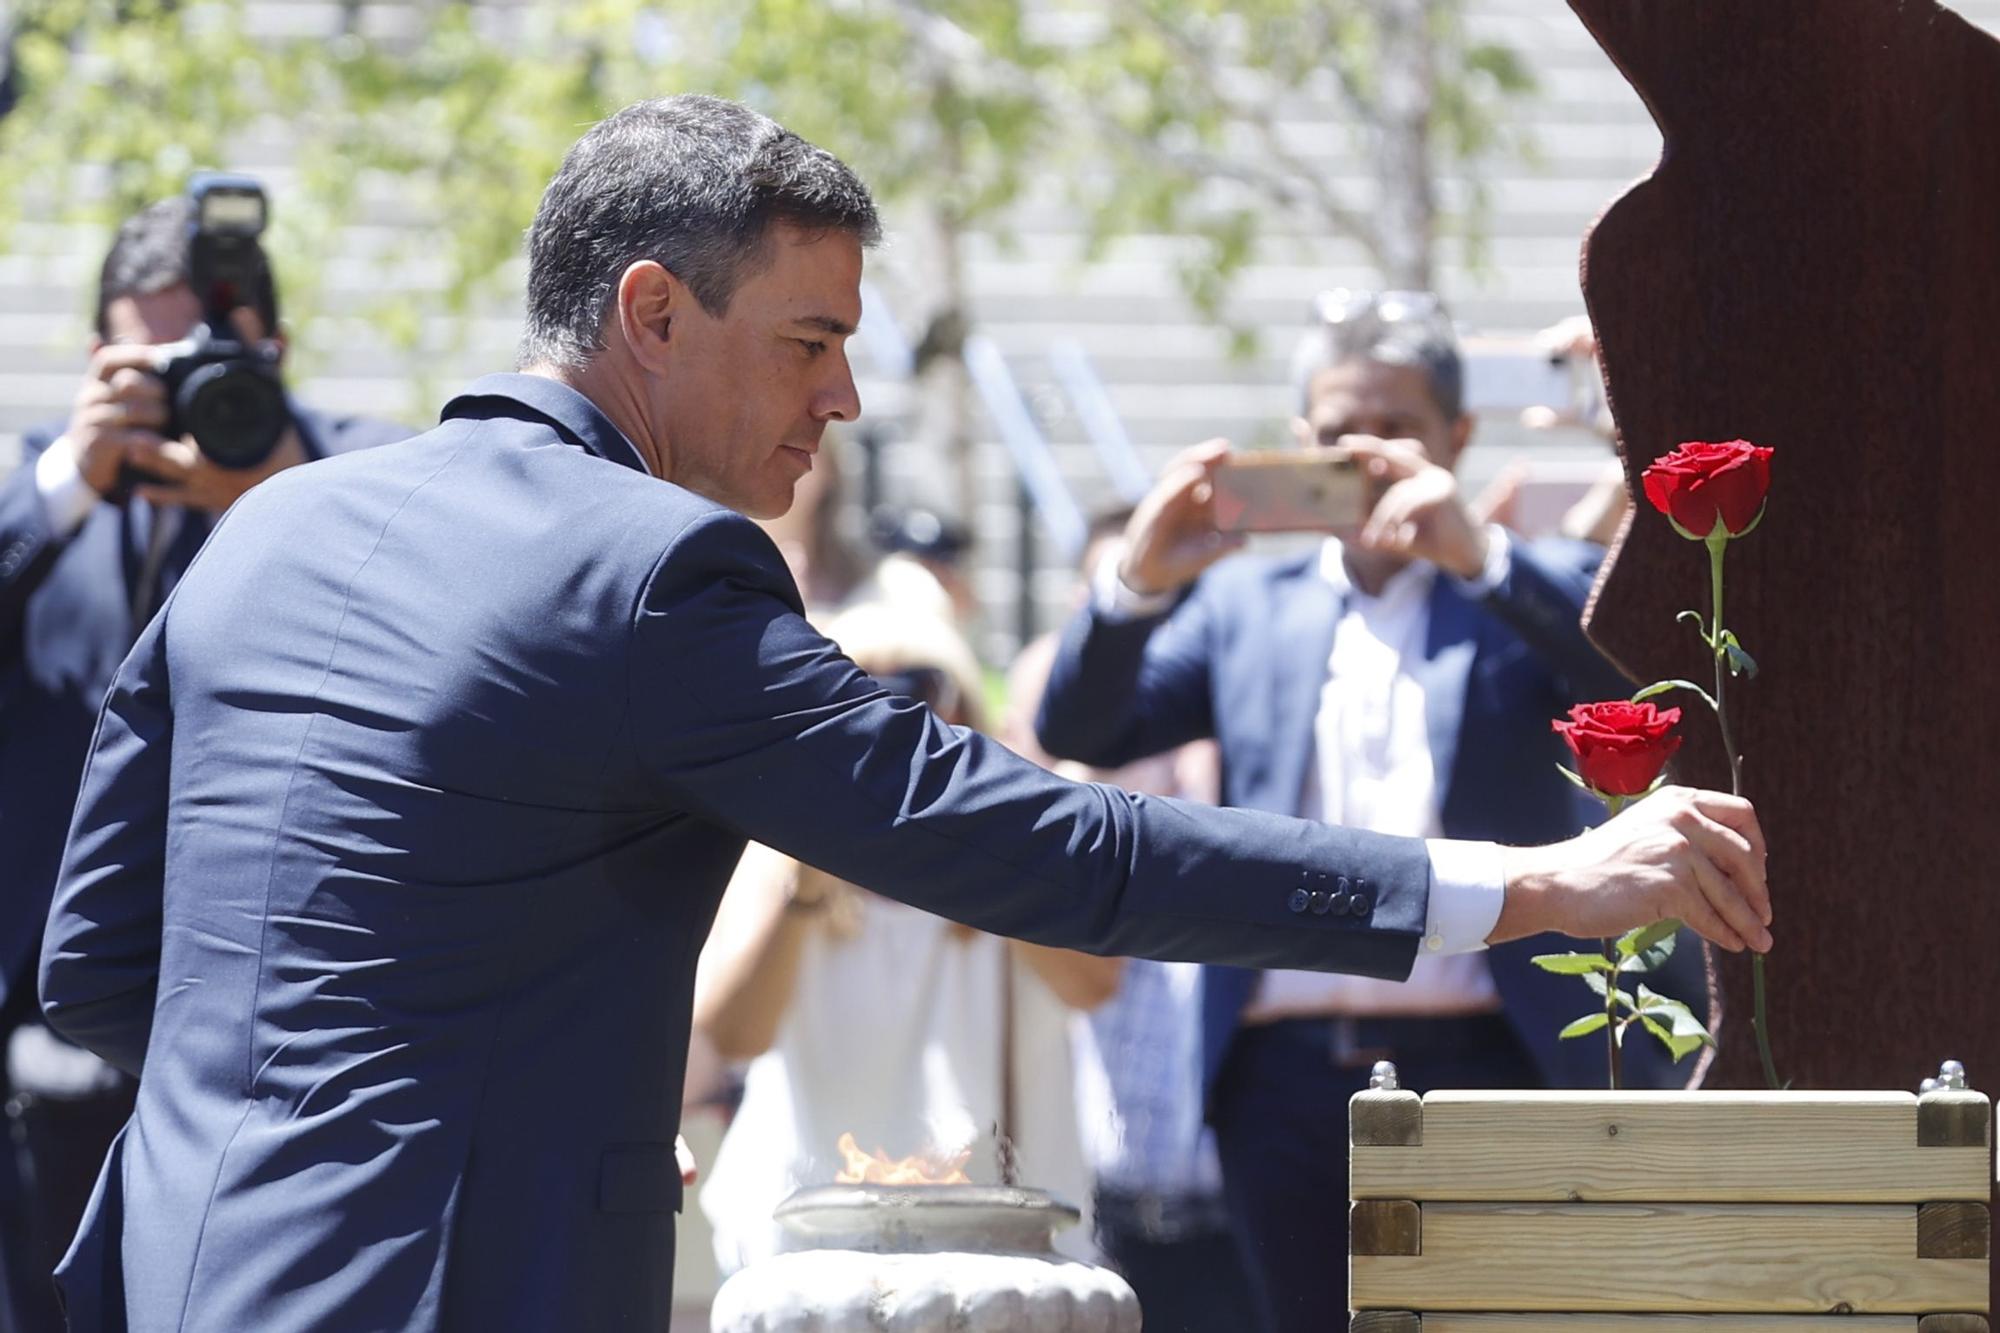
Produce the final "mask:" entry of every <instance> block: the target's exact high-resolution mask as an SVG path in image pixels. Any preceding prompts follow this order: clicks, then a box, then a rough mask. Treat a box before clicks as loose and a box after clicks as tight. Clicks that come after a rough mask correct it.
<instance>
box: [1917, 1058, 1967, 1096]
mask: <svg viewBox="0 0 2000 1333" xmlns="http://www.w3.org/2000/svg"><path fill="white" fill-rule="evenodd" d="M1946 1089H1950V1090H1951V1091H1953V1092H1963V1091H1965V1066H1964V1065H1962V1064H1960V1063H1959V1062H1958V1061H1956V1060H1947V1061H1945V1062H1944V1063H1943V1064H1941V1065H1939V1066H1938V1073H1937V1077H1936V1078H1927V1079H1925V1080H1924V1081H1923V1082H1922V1083H1920V1084H1918V1085H1917V1091H1918V1092H1941V1091H1944V1090H1946Z"/></svg>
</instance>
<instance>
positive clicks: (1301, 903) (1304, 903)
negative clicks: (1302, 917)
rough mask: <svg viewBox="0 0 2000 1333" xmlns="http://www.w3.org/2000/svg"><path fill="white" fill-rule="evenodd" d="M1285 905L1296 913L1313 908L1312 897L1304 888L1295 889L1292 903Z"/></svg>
mask: <svg viewBox="0 0 2000 1333" xmlns="http://www.w3.org/2000/svg"><path fill="white" fill-rule="evenodd" d="M1285 905H1286V906H1287V907H1290V908H1291V909H1292V910H1293V911H1294V912H1303V911H1305V910H1306V909H1307V908H1308V907H1311V906H1312V895H1311V894H1310V893H1307V892H1306V891H1305V890H1304V889H1303V888H1297V889H1293V890H1292V897H1291V901H1290V902H1288V903H1287V904H1285Z"/></svg>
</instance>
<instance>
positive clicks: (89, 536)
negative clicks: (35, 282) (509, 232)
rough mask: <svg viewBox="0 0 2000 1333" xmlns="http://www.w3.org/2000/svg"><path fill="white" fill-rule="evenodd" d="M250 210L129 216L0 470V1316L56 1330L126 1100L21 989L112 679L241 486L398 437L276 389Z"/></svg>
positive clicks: (190, 207)
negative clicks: (70, 1250)
mask: <svg viewBox="0 0 2000 1333" xmlns="http://www.w3.org/2000/svg"><path fill="white" fill-rule="evenodd" d="M262 223H263V201H262V194H261V191H258V190H257V189H256V187H255V185H254V183H251V182H247V181H243V180H241V179H240V178H236V179H233V180H232V179H228V178H225V179H224V180H223V181H221V182H220V188H215V189H210V190H207V191H203V190H202V189H201V186H200V183H199V182H198V184H197V189H196V191H195V192H194V193H193V194H192V195H191V196H190V197H187V198H178V199H170V200H167V201H164V202H161V203H157V204H154V205H152V206H151V207H149V208H147V209H145V210H144V211H142V212H140V213H139V214H137V215H136V216H134V217H132V218H131V219H129V220H127V221H126V222H125V223H124V225H123V226H121V227H120V228H119V229H118V234H117V237H116V239H115V240H114V241H113V243H112V246H111V250H110V253H109V254H107V255H106V256H105V259H104V267H103V270H102V275H101V278H100V281H99V287H98V296H97V317H96V326H97V329H96V336H95V338H94V339H93V340H92V344H91V349H90V364H89V367H88V369H87V370H86V371H85V374H84V378H83V383H82V384H81V386H80V387H79V388H78V390H77V394H76V398H75V403H74V406H73V407H72V409H71V412H70V415H69V418H68V420H67V421H65V422H61V423H55V424H53V425H52V426H50V427H47V428H43V429H38V430H33V431H30V432H29V433H28V434H27V436H26V438H25V439H24V441H23V445H24V453H23V459H22V464H21V466H20V467H19V468H18V469H17V470H16V471H15V472H14V473H12V474H11V475H10V476H8V477H7V478H6V480H5V482H4V483H0V849H4V855H0V864H4V872H0V885H4V890H5V892H4V894H0V1053H4V1057H5V1065H4V1070H5V1096H6V1109H7V1114H8V1118H9V1121H10V1126H9V1127H10V1130H11V1142H12V1145H13V1148H14V1152H13V1153H12V1154H11V1156H10V1157H9V1158H0V1263H4V1272H0V1276H4V1280H5V1291H4V1296H5V1299H4V1300H0V1330H4V1329H5V1328H7V1327H14V1328H20V1329H26V1330H39V1329H43V1328H49V1329H59V1328H61V1327H62V1323H61V1319H60V1316H59V1315H58V1313H57V1312H56V1309H55V1304H54V1299H53V1289H52V1286H51V1284H50V1281H49V1273H50V1271H51V1270H52V1269H53V1268H54V1266H55V1263H56V1261H57V1260H58V1259H59V1258H60V1257H61V1253H62V1249H63V1247H64V1246H65V1245H66V1244H67V1243H68V1240H69V1237H70V1235H71V1234H72V1233H73V1232H74V1231H75V1229H76V1223H77V1219H78V1217H79V1216H80V1215H81V1214H82V1211H83V1205H84V1202H85V1199H86V1198H87V1196H88V1194H89V1190H90V1186H91V1182H92V1180H93V1179H94V1178H95V1175H96V1172H97V1169H98V1165H99V1163H100V1162H101V1161H102V1160H103V1156H104V1151H105V1148H106V1146H107V1145H108V1143H109V1142H110V1140H111V1138H112V1136H113V1135H114V1134H115V1133H116V1132H117V1129H118V1127H119V1126H120V1125H121V1124H123V1123H124V1121H125V1118H126V1116H127V1115H128V1114H129V1113H130V1111H131V1104H132V1086H131V1083H130V1080H128V1079H126V1078H125V1077H124V1076H123V1075H122V1074H119V1073H117V1072H116V1071H114V1070H113V1069H111V1067H110V1066H108V1065H105V1064H103V1063H101V1062H100V1061H98V1060H97V1059H96V1058H95V1057H94V1056H91V1055H89V1054H87V1053H86V1052H84V1051H81V1050H79V1049H77V1048H75V1047H72V1046H69V1045H68V1044H66V1043H64V1042H63V1041H62V1040H61V1039H60V1038H58V1037H56V1036H55V1035H54V1034H53V1033H51V1032H50V1031H49V1030H48V1029H47V1028H45V1027H43V1026H42V1024H41V1022H40V1020H39V1016H38V1012H39V1011H38V1009H37V1005H36V996H35V994H34V991H35V987H34V967H35V958H36V954H37V951H38V950H39V948H40V945H41V938H42V927H43V922H44V920H45V918H46V917H47V914H48V907H49V897H50V894H51V892H52V891H53V888H54V884H55V878H56V868H57V863H58V860H59V858H60V856H61V853H62V847H63V838H64V834H65V833H66V832H67V830H68V827H69V821H70V808H71V804H72V802H73V801H74V799H75V795H76V789H77V783H78V781H79V778H80V776H81V774H82V770H83V763H84V758H85V755H86V754H87V753H88V751H89V747H90V737H91V731H92V728H93V725H94V724H95V722H96V718H97V710H98V706H99V704H100V703H101V702H102V701H103V698H104V692H105V690H106V689H107V687H108V686H109V685H110V682H111V677H112V674H113V672H114V671H115V670H116V669H117V667H118V664H119V662H120V661H121V660H122V659H123V658H124V656H125V653H126V650H127V649H128V648H130V647H131V645H132V642H133V640H134V639H135V638H137V637H138V634H139V631H140V630H141V629H142V628H144V626H145V624H146V621H147V620H148V619H149V618H150V616H151V615H152V613H153V611H154V610H156V609H157V608H158V607H159V605H160V604H161V602H162V601H164V600H165V598H166V597H167V595H168V594H169V593H170V592H171V591H172V590H173V588H174V585H175V584H176V583H177V582H178V581H179V579H180V577H181V575H182V574H183V573H184V572H185V571H186V570H187V568H188V565H189V563H190V562H191V561H192V560H193V559H194V557H195V554H196V553H197V552H198V551H199V550H200V549H201V545H202V542H203V541H204V540H205V539H206V537H207V536H208V533H209V531H210V529H211V527H212V526H213V525H214V523H215V522H216V521H217V520H218V519H219V518H220V517H221V515H222V513H223V511H224V510H226V509H228V508H229V506H230V505H231V504H232V503H234V502H235V500H236V499H237V498H238V497H239V496H241V495H243V494H244V493H245V492H246V491H248V490H249V489H250V488H251V487H253V486H255V485H257V484H258V483H259V482H261V481H263V480H264V479H265V478H267V477H269V476H271V475H273V474H274V473H276V472H278V471H281V470H283V469H285V468H288V467H292V466H295V465H296V464H299V463H304V462H308V461H310V460H312V459H314V458H318V457H322V456H325V455H327V454H333V453H341V452H345V451H347V450H350V449H354V448H358V447H362V446H365V445H372V444H380V443H385V442H387V441H390V440H394V439H399V438H401V437H402V436H404V435H406V434H408V432H407V431H404V430H401V429H398V428H396V427H393V426H391V425H389V424H387V423H383V422H372V421H365V420H360V419H353V418H333V417H328V416H325V415H322V414H319V413H315V412H312V411H309V410H307V409H305V408H302V407H299V406H297V405H296V404H293V403H291V402H290V400H289V399H288V398H287V397H286V395H285V394H284V391H283V386H282V384H281V382H280V381H279V379H278V377H277V367H278V364H279V361H280V359H281V357H282V342H281V341H280V340H279V339H278V337H277V336H276V335H277V332H278V303H277V294H276V290H275V288H274V286H273V284H272V281H271V278H270V273H269V269H268V268H267V267H266V265H265V263H264V259H263V255H262V252H261V250H260V249H259V247H258V243H257V233H258V232H259V231H261V229H262ZM191 337H192V338H193V340H194V341H193V342H187V341H185V340H188V339H190V338H191ZM169 345H174V346H169ZM197 436H198V437H199V440H197ZM17 1170H18V1174H17Z"/></svg>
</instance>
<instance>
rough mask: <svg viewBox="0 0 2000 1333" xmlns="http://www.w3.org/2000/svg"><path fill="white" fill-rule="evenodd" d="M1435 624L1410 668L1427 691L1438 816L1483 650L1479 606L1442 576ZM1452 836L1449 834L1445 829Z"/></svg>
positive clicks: (1435, 594)
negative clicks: (1467, 696)
mask: <svg viewBox="0 0 2000 1333" xmlns="http://www.w3.org/2000/svg"><path fill="white" fill-rule="evenodd" d="M1430 610H1431V623H1430V628H1429V629H1428V631H1427V632H1426V633H1425V635H1424V654H1423V656H1422V657H1421V658H1419V659H1418V660H1417V661H1415V662H1412V663H1410V664H1409V667H1410V674H1411V675H1412V676H1413V677H1415V678H1416V681H1417V684H1418V685H1419V686H1421V687H1422V688H1423V691H1424V721H1425V727H1426V730H1427V731H1428V733H1429V735H1430V742H1431V771H1432V773H1433V774H1434V775H1435V779H1436V782H1437V807H1438V818H1439V819H1440V820H1441V821H1442V820H1443V819H1444V817H1445V811H1446V810H1447V809H1449V808H1450V805H1451V796H1452V769H1453V765H1455V764H1456V763H1457V762H1458V742H1459V736H1460V734H1461V733H1462V732H1463V731H1464V730H1465V726H1464V723H1465V693H1466V689H1467V687H1468V686H1469V685H1470V683H1471V680H1472V659H1473V656H1474V655H1475V654H1476V653H1477V652H1478V649H1479V608H1478V607H1476V606H1474V605H1473V604H1472V603H1471V602H1470V601H1468V600H1466V598H1465V597H1464V596H1463V595H1462V594H1460V593H1459V591H1458V590H1457V589H1455V588H1453V587H1452V586H1451V580H1450V579H1448V578H1445V577H1443V576H1442V575H1440V576H1439V577H1438V579H1437V581H1436V582H1435V583H1433V584H1432V585H1431V605H1430ZM1446 835H1447V836H1449V835H1450V830H1449V829H1447V830H1446Z"/></svg>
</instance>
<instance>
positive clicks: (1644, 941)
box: [1533, 920, 1715, 1087]
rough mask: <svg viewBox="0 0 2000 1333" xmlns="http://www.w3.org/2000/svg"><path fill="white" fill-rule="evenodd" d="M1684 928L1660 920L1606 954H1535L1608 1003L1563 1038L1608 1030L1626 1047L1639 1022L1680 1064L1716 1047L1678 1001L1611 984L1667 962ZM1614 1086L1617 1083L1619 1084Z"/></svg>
mask: <svg viewBox="0 0 2000 1333" xmlns="http://www.w3.org/2000/svg"><path fill="white" fill-rule="evenodd" d="M1680 928H1681V923H1680V922H1679V921H1674V920H1667V921H1656V922H1654V923H1653V924H1652V925H1650V926H1641V927H1640V928H1638V929H1637V930H1629V931H1627V932H1625V934H1623V935H1621V936H1619V937H1618V940H1617V942H1616V943H1615V944H1613V945H1611V946H1609V947H1608V948H1607V949H1606V950H1605V951H1604V952H1603V953H1551V954H1538V955H1536V956H1535V958H1534V960H1533V961H1534V964H1535V966H1536V967H1539V968H1541V969H1542V970H1543V971H1545V972H1554V973H1557V974H1559V975H1562V976H1575V977H1582V978H1583V982H1584V984H1585V985H1586V986H1588V987H1590V989H1591V990H1592V991H1594V992H1595V993H1596V994H1598V995H1599V996H1601V997H1603V999H1604V1008H1603V1009H1601V1010H1599V1011H1597V1012H1595V1013H1590V1014H1586V1015H1584V1016H1583V1017H1582V1018H1579V1019H1577V1020H1576V1021H1575V1022H1574V1023H1571V1024H1570V1025H1569V1026H1567V1027H1565V1028H1564V1029H1563V1030H1562V1032H1561V1033H1560V1034H1558V1035H1559V1036H1561V1038H1562V1039H1563V1040H1565V1041H1567V1040H1570V1039H1571V1038H1574V1037H1584V1036H1588V1035H1590V1034H1591V1033H1593V1032H1606V1035H1607V1037H1608V1038H1609V1039H1610V1041H1611V1042H1612V1043H1613V1044H1614V1045H1616V1046H1621V1047H1622V1046H1623V1045H1624V1044H1625V1034H1626V1032H1627V1031H1629V1030H1630V1029H1631V1027H1632V1025H1633V1024H1634V1023H1637V1024H1639V1025H1640V1026H1641V1027H1643V1028H1644V1029H1645V1030H1646V1031H1647V1032H1649V1033H1651V1034H1652V1035H1653V1036H1654V1037H1655V1038H1656V1039H1657V1040H1658V1041H1659V1042H1660V1044H1661V1045H1663V1046H1665V1047H1666V1048H1667V1050H1668V1052H1669V1053H1670V1054H1671V1055H1672V1056H1673V1058H1674V1062H1675V1063H1676V1064H1678V1063H1680V1061H1681V1060H1683V1059H1685V1058H1686V1057H1687V1056H1688V1055H1690V1054H1691V1053H1693V1052H1695V1051H1698V1050H1700V1049H1701V1048H1702V1047H1703V1046H1712V1045H1714V1044H1715V1042H1714V1039H1713V1038H1712V1037H1710V1036H1709V1033H1708V1029H1707V1028H1705V1027H1703V1026H1702V1024H1701V1020H1700V1019H1698V1018H1696V1017H1695V1016H1694V1011H1693V1010H1692V1009H1689V1008H1688V1007H1687V1005H1685V1004H1683V1003H1681V1002H1680V1001H1679V1000H1676V999H1673V998H1671V997H1670V996H1666V995H1662V994H1660V993H1659V992H1658V991H1656V990H1654V989H1652V988H1651V987H1650V986H1647V985H1644V984H1641V985H1640V986H1639V988H1638V993H1637V994H1636V995H1635V994H1634V993H1633V992H1631V991H1628V990H1626V989H1625V988H1624V987H1622V986H1614V985H1613V984H1612V981H1613V979H1614V978H1616V977H1621V976H1627V975H1643V974H1645V973H1647V972H1651V971H1654V970H1655V969H1657V968H1658V967H1660V966H1661V965H1662V964H1663V963H1665V962H1666V961H1667V959H1668V958H1670V957H1671V956H1672V955H1673V952H1674V943H1675V939H1676V937H1677V934H1678V932H1679V931H1680ZM1607 1029H1608V1031H1607ZM1612 1086H1613V1087H1616V1086H1617V1084H1616V1083H1615V1082H1614V1083H1613V1085H1612Z"/></svg>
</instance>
